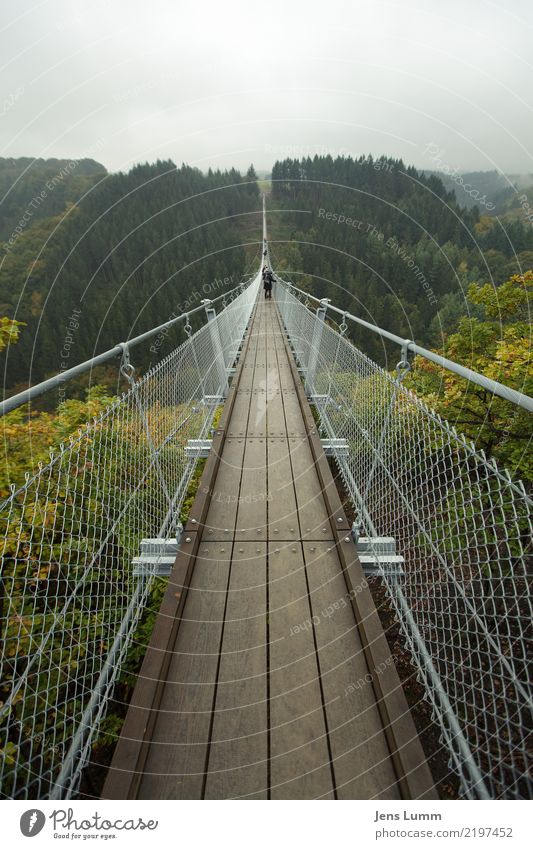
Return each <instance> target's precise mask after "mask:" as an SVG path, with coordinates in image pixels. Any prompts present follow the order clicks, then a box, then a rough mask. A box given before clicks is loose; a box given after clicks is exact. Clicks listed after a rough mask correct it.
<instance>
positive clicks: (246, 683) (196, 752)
mask: <svg viewBox="0 0 533 849" xmlns="http://www.w3.org/2000/svg"><path fill="white" fill-rule="evenodd" d="M211 454H212V455H213V456H211V457H210V458H209V460H208V463H207V464H206V469H205V472H204V476H203V478H202V481H201V484H200V492H199V495H198V498H197V500H196V502H195V505H194V506H193V509H192V512H191V516H190V518H189V522H188V525H187V527H186V529H185V533H184V537H183V541H182V545H181V550H180V553H179V555H178V557H177V560H176V565H175V567H174V571H173V573H172V576H171V578H170V582H169V587H168V590H167V594H166V596H165V600H164V602H163V606H162V609H161V613H160V616H159V619H158V622H157V625H156V628H155V630H154V634H153V637H152V641H151V645H150V647H149V649H148V652H147V655H146V658H145V661H144V664H143V667H142V670H141V673H140V676H139V683H138V685H137V687H136V690H135V693H134V696H133V699H132V704H131V707H130V709H129V712H128V716H127V718H126V722H125V725H124V729H123V732H122V736H121V738H120V740H119V742H118V745H117V749H116V753H115V757H114V760H113V763H112V766H111V769H110V770H109V775H108V779H107V783H106V786H105V788H104V793H103V796H104V798H141V799H226V798H232V799H235V798H247V799H334V798H337V799H358V798H361V799H374V798H375V799H396V798H401V797H404V798H427V799H429V798H436V792H435V790H434V788H433V785H432V781H431V776H430V773H429V770H428V767H427V765H426V762H425V759H424V755H423V752H422V749H421V746H420V743H419V740H418V737H417V735H416V731H415V728H414V725H413V722H412V719H411V716H410V714H409V711H408V708H407V704H406V702H405V698H404V695H403V692H402V689H401V686H400V683H399V680H398V677H397V675H396V671H395V669H394V665H393V664H392V663H391V659H390V654H389V651H388V647H387V644H386V640H385V637H384V634H383V632H382V630H381V626H380V624H379V619H378V617H377V614H376V611H375V608H374V605H373V603H372V599H371V596H370V593H369V590H368V588H367V586H366V582H365V581H364V576H363V573H362V571H361V567H360V564H359V562H358V560H357V555H356V552H355V547H354V545H353V543H352V541H351V538H350V536H349V525H348V522H347V520H346V517H345V515H344V513H343V511H342V506H341V504H340V501H339V499H338V495H337V493H336V490H335V486H334V484H333V481H332V479H331V474H330V471H329V467H328V463H327V461H326V459H325V457H324V455H323V453H322V449H321V446H320V440H319V439H318V435H317V433H316V430H315V428H314V422H313V418H312V414H311V411H310V409H309V407H308V405H307V401H306V399H305V396H304V394H303V391H302V387H301V381H300V380H299V378H298V374H297V372H296V370H295V366H294V362H293V360H292V356H291V354H290V351H289V349H288V346H287V342H286V339H285V337H284V334H283V332H282V328H281V324H280V318H279V314H278V311H277V308H276V304H275V301H267V302H263V301H261V300H260V301H259V302H258V304H257V306H256V309H255V313H254V317H253V320H252V322H251V326H250V329H249V332H248V336H247V338H246V342H245V346H244V351H243V355H242V356H241V360H240V362H239V366H238V370H237V374H236V376H235V379H234V382H233V385H232V388H231V390H230V397H229V398H228V402H227V404H226V410H225V413H224V416H223V420H222V422H221V426H220V429H219V430H218V431H217V434H216V435H215V439H214V445H213V451H212V452H211Z"/></svg>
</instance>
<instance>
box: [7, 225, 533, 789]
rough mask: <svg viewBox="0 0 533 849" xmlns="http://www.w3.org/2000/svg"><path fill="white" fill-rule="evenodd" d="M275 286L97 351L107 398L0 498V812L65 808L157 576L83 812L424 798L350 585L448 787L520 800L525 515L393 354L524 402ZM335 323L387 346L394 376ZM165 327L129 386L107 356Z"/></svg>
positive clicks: (399, 713) (416, 758)
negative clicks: (435, 736)
mask: <svg viewBox="0 0 533 849" xmlns="http://www.w3.org/2000/svg"><path fill="white" fill-rule="evenodd" d="M263 253H264V256H265V257H266V262H267V263H268V264H270V258H269V253H268V240H267V231H266V216H265V212H264V209H263V242H262V254H263ZM276 278H277V279H276V283H275V285H274V298H273V299H272V300H271V301H270V300H265V299H264V298H263V296H262V292H261V271H260V270H259V271H258V273H257V274H256V275H254V276H253V278H252V279H251V280H250V281H248V282H247V283H246V284H245V285H243V286H240V287H238V288H237V289H236V290H235V291H233V292H232V293H229V294H226V295H224V296H221V300H222V301H223V309H222V310H221V311H219V312H218V313H217V312H216V310H215V305H214V302H209V303H206V304H205V305H204V306H203V307H199V308H198V311H201V310H204V309H205V312H206V322H205V324H204V325H203V326H202V327H201V328H200V329H199V330H198V331H197V332H196V333H192V328H191V326H190V316H191V314H192V313H189V314H188V315H186V316H180V317H178V318H177V319H173V320H172V321H171V322H167V323H166V324H165V325H162V326H161V327H159V328H154V330H153V331H150V332H149V333H148V334H143V335H142V336H141V337H137V338H136V339H133V340H130V341H129V342H128V343H124V344H121V345H117V346H116V347H115V348H114V349H112V350H111V351H109V352H105V353H104V354H102V355H99V358H98V362H103V361H105V360H106V359H111V358H112V357H116V356H117V355H120V357H121V362H122V366H121V368H122V371H123V374H124V375H125V376H126V377H128V378H129V381H130V389H129V391H128V392H126V393H124V394H123V395H122V396H121V397H119V398H118V399H117V400H116V401H115V402H113V403H112V404H111V405H110V406H109V407H108V408H106V410H105V411H104V412H102V413H101V414H100V415H99V416H98V417H97V418H96V419H95V420H94V421H93V422H90V423H88V424H87V426H86V427H84V428H82V429H80V431H79V433H78V434H76V435H73V436H72V437H71V438H70V440H69V443H68V444H65V445H63V446H61V448H60V450H59V452H58V453H57V454H55V455H53V456H51V458H50V463H49V464H47V465H42V466H41V467H40V468H39V470H38V472H37V473H36V474H35V475H33V476H32V475H28V476H27V479H26V482H25V484H24V486H22V487H20V488H19V489H16V488H13V491H12V493H11V495H10V497H9V499H8V500H7V502H6V504H4V517H5V518H4V523H5V543H4V550H3V565H2V578H3V608H2V638H3V642H4V654H3V659H2V664H3V669H2V682H3V684H2V687H3V697H2V702H3V704H2V706H1V707H0V722H1V726H0V728H1V734H2V743H1V746H2V749H3V753H4V758H3V763H2V767H1V769H2V773H1V777H2V794H3V795H4V796H5V797H8V798H56V799H62V798H72V797H75V796H76V794H77V793H78V792H79V787H80V781H81V779H82V776H83V773H84V770H86V769H87V765H88V764H90V761H91V757H92V752H93V751H94V749H93V747H94V744H95V742H96V741H97V740H98V737H99V734H101V733H102V731H103V730H105V727H106V725H105V724H106V713H107V711H108V708H109V705H110V703H111V702H112V699H113V697H115V698H116V693H117V687H118V686H119V684H120V682H121V680H122V679H123V678H124V676H127V672H128V664H129V662H130V658H131V653H132V651H134V650H136V649H137V650H138V649H139V641H140V640H141V639H142V636H141V635H142V634H143V633H144V631H143V630H142V624H143V622H144V617H145V616H146V614H147V612H150V610H151V607H152V606H153V605H155V604H156V601H155V600H156V599H157V604H158V605H159V596H157V590H158V588H160V587H161V584H162V583H164V585H165V590H164V594H163V598H162V602H161V604H160V607H159V612H158V615H157V618H156V621H155V624H154V626H153V630H152V631H151V637H150V640H149V644H148V647H147V648H146V651H145V654H144V660H143V663H142V667H141V669H140V672H139V674H138V676H137V679H136V685H135V688H134V691H133V695H132V697H131V702H130V705H129V708H128V711H127V715H126V718H125V721H124V724H123V726H122V729H121V731H120V735H119V737H118V741H117V745H116V748H115V751H114V756H113V759H112V762H111V765H110V767H109V769H108V772H107V778H106V781H105V784H104V787H103V790H102V794H101V795H102V797H103V798H114V799H121V798H124V799H126V798H139V799H226V798H228V799H229V798H232V799H235V798H254V799H295V798H300V799H316V798H324V799H334V798H336V799H357V798H363V799H374V798H375V799H399V798H404V799H434V798H437V791H436V789H435V787H434V783H433V780H432V776H431V773H430V770H429V768H428V765H427V762H426V758H425V755H424V752H423V749H422V746H421V743H420V740H419V738H418V735H417V732H416V728H415V725H414V722H413V719H412V717H411V714H410V711H409V708H408V705H407V701H406V699H405V696H404V693H403V690H402V686H401V684H400V680H399V678H398V674H397V672H396V669H395V666H394V663H393V661H392V658H391V653H390V649H389V647H388V644H387V640H386V636H385V634H384V632H383V629H382V626H381V624H380V620H379V617H378V614H377V612H376V608H375V605H374V602H373V599H372V595H371V593H370V589H369V584H368V578H369V576H377V577H379V578H380V579H381V581H382V582H383V583H384V585H385V586H386V589H387V592H388V596H389V599H390V602H391V604H392V606H393V608H394V610H395V612H396V615H397V617H398V620H399V622H400V624H401V627H402V630H403V634H404V636H405V638H406V641H407V645H408V647H409V649H410V651H411V654H412V658H413V663H414V664H415V666H416V669H417V673H418V676H419V680H420V681H421V682H422V684H423V686H424V690H425V697H426V698H427V699H428V701H429V702H430V704H431V706H432V709H433V717H434V721H435V723H436V724H437V725H438V727H439V731H440V735H441V743H442V746H443V747H444V749H445V750H446V752H447V756H448V761H449V768H450V771H451V772H453V773H455V774H456V775H457V777H458V780H459V785H460V791H461V794H462V795H463V796H464V797H466V798H481V799H489V798H529V797H530V796H531V785H530V783H529V780H528V771H527V756H528V755H527V729H528V727H529V725H528V723H529V714H528V711H529V709H530V706H531V690H530V685H529V680H528V666H527V661H528V633H527V629H528V628H529V627H530V615H531V608H530V595H529V585H528V575H527V571H526V567H527V560H526V555H527V546H528V544H529V540H530V532H531V524H530V518H531V509H530V508H531V500H530V498H529V496H528V494H527V493H526V490H525V488H524V487H523V485H522V484H521V483H520V482H519V481H514V480H513V479H512V478H511V477H510V476H509V475H508V474H507V472H505V471H504V470H500V469H499V468H498V467H497V465H496V464H495V463H494V462H492V461H489V460H487V458H486V457H485V456H484V455H483V453H482V452H479V451H477V450H476V448H475V446H474V445H472V444H470V443H468V442H467V441H466V440H465V439H464V438H463V437H462V436H460V435H459V434H458V433H457V432H456V431H455V430H454V429H453V427H451V426H450V425H449V424H448V423H446V422H445V421H443V420H442V419H440V418H439V417H438V416H437V415H436V414H435V413H434V412H433V411H431V410H430V409H428V408H427V407H426V406H425V405H424V404H423V403H422V402H421V401H420V400H419V399H418V398H417V397H416V396H415V395H413V393H411V392H409V391H408V390H407V389H406V388H405V387H404V386H403V383H402V378H403V375H404V373H405V371H406V370H407V369H408V356H409V353H410V352H414V353H416V354H418V355H420V356H427V357H428V358H431V359H434V360H436V361H438V362H439V364H440V365H442V367H443V368H449V369H450V370H453V371H456V372H457V373H459V374H461V376H463V377H465V378H466V379H468V380H470V381H472V382H473V383H477V384H478V385H481V386H483V387H484V389H486V390H488V391H489V392H492V393H493V394H497V395H500V396H502V397H504V398H506V399H507V400H509V401H510V402H511V403H513V404H516V405H519V406H521V407H526V408H528V409H532V408H533V406H532V405H533V402H532V399H530V398H527V396H524V395H521V394H520V393H518V392H515V391H514V390H511V389H509V388H508V387H505V386H502V385H501V384H497V383H495V382H494V381H489V380H488V379H487V378H485V377H483V376H481V375H477V374H475V372H472V371H471V370H469V369H466V368H464V367H463V366H461V365H460V364H456V363H452V362H450V361H448V360H443V359H442V358H438V355H436V354H434V353H433V352H429V351H425V349H422V348H419V346H417V345H416V344H415V343H414V342H411V341H409V340H403V339H400V338H399V337H396V336H394V335H393V334H391V333H388V332H386V331H383V330H380V329H379V328H375V327H373V326H372V325H369V324H368V323H366V322H363V321H362V320H360V319H358V318H357V317H356V316H351V315H349V314H348V313H346V312H343V311H341V310H338V309H337V308H336V307H335V306H333V305H331V304H329V303H328V302H325V301H322V302H320V301H319V302H317V307H316V309H312V308H311V301H312V299H311V298H310V296H308V295H307V294H306V293H305V292H302V291H300V290H298V289H297V288H296V287H294V286H293V285H292V284H291V283H290V282H287V281H284V280H282V279H281V278H280V277H279V275H276ZM336 317H339V318H341V321H340V324H339V325H338V327H335V321H334V319H335V318H336ZM349 321H354V322H359V323H362V324H365V325H366V326H367V327H368V328H369V329H370V330H372V331H373V332H378V333H380V334H381V335H383V336H384V338H388V339H389V340H390V341H392V342H396V343H397V344H398V345H399V346H400V349H401V351H400V363H399V368H398V372H397V374H395V375H391V374H389V373H387V372H385V371H384V370H383V369H381V368H380V367H379V366H377V365H376V364H375V363H373V362H372V361H371V360H369V359H368V358H367V357H366V356H365V355H364V354H362V353H361V352H360V351H359V350H358V349H356V348H355V347H354V346H353V345H352V343H351V342H350V341H349V338H348V335H347V332H346V331H347V327H348V322H349ZM179 322H181V323H182V325H184V326H185V327H186V328H187V332H188V333H189V336H188V338H187V340H186V341H185V342H184V343H182V344H181V345H180V346H178V347H177V348H176V350H174V351H173V352H172V353H171V354H170V355H169V356H168V357H167V358H166V359H164V360H163V361H162V362H161V363H159V364H158V365H157V366H156V367H155V368H154V369H153V370H151V371H150V372H148V373H147V374H146V375H145V376H144V377H142V378H141V379H140V380H136V379H135V378H134V376H133V373H132V367H131V365H130V356H131V351H132V349H133V348H134V347H135V345H137V344H140V343H141V342H144V341H145V340H146V339H147V338H150V337H151V336H153V335H155V334H157V333H160V332H162V330H165V331H166V330H167V329H168V328H169V327H170V326H171V325H174V324H176V323H179ZM93 365H94V361H91V362H89V363H85V364H81V365H80V366H78V367H76V369H73V370H72V372H73V375H72V376H74V374H79V373H81V372H82V371H83V370H88V369H89V368H91V367H93ZM70 376H71V375H69V374H68V373H67V374H63V375H61V376H60V377H59V378H57V379H56V381H54V379H52V381H47V382H46V383H45V384H41V385H40V386H39V387H34V388H32V389H30V390H28V391H27V392H25V393H21V394H20V396H16V397H15V398H14V399H7V400H6V402H4V409H3V412H6V411H8V410H9V409H11V408H14V407H16V406H19V405H20V404H22V403H25V402H27V401H31V399H32V397H34V396H35V395H37V394H39V393H41V392H45V391H47V390H49V389H50V388H51V387H52V386H54V385H57V382H58V381H59V380H61V381H64V380H68V379H69V377H70ZM221 408H222V412H221V415H220V418H219V414H220V411H221ZM200 458H205V467H204V469H203V472H202V476H201V479H200V482H199V486H198V491H197V494H196V497H195V500H194V503H193V504H192V507H191V508H190V510H189V511H188V514H187V515H186V516H181V513H182V508H183V503H184V499H185V496H186V494H187V491H188V487H189V484H190V481H191V479H192V476H193V473H194V470H195V467H196V464H197V462H198V460H199V459H200ZM330 460H331V461H332V462H333V464H334V467H335V468H336V470H337V474H338V476H339V477H340V479H341V480H342V484H343V488H344V490H345V492H346V493H347V494H348V502H347V503H345V504H343V503H342V501H341V498H340V496H339V492H338V489H337V486H336V483H335V480H334V478H333V475H332V471H331V469H332V465H331V463H330ZM345 508H346V512H345ZM347 513H349V514H350V517H351V518H350V519H349V518H348V515H347ZM352 514H353V515H352ZM353 516H355V521H354V520H353ZM180 518H183V523H182V522H181V521H180ZM140 648H141V649H142V648H143V647H142V646H141V647H140ZM65 658H66V662H65Z"/></svg>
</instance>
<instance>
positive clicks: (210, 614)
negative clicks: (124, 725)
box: [138, 543, 231, 799]
mask: <svg viewBox="0 0 533 849" xmlns="http://www.w3.org/2000/svg"><path fill="white" fill-rule="evenodd" d="M203 547H204V548H208V552H207V553H206V554H205V555H204V554H202V553H201V550H200V553H199V555H198V557H197V559H196V565H195V569H194V572H193V576H192V580H191V585H190V588H189V591H188V594H187V600H186V603H185V607H184V611H183V616H182V620H181V623H180V628H179V630H178V635H177V639H176V643H175V647H174V652H173V657H172V660H171V663H170V667H169V670H168V676H167V681H166V683H165V688H164V692H163V696H162V699H161V703H160V706H159V710H158V716H157V720H156V724H155V728H154V732H153V735H152V743H151V746H150V750H149V753H148V757H147V759H146V764H145V769H144V776H143V780H142V782H141V785H140V788H139V793H138V798H140V799H200V798H201V797H202V787H203V783H204V774H205V767H206V760H207V753H208V743H209V728H210V724H211V713H212V708H213V700H214V694H215V685H216V679H217V668H218V657H219V650H220V640H221V633H222V623H223V620H224V607H225V603H226V590H227V585H228V576H229V568H230V557H231V546H227V547H226V546H224V544H223V543H219V544H218V545H217V546H209V547H207V546H203ZM224 547H226V551H222V549H223V548H224ZM213 549H215V551H213Z"/></svg>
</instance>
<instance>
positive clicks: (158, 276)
mask: <svg viewBox="0 0 533 849" xmlns="http://www.w3.org/2000/svg"><path fill="white" fill-rule="evenodd" d="M30 163H33V164H31V167H28V168H27V166H28V165H30ZM26 168H27V170H25V169H26ZM54 181H55V182H54ZM0 186H2V187H3V190H4V191H3V193H6V192H8V196H7V199H6V201H5V202H4V203H3V204H2V205H1V206H0V233H1V234H2V236H1V238H2V239H3V245H2V246H1V248H0V263H1V265H0V315H5V316H8V317H10V318H17V319H18V320H20V321H24V322H26V324H27V326H26V327H24V328H23V329H22V332H21V335H20V339H19V341H18V343H17V345H16V348H12V349H11V351H10V352H9V353H8V354H6V352H4V355H3V357H4V362H3V363H2V366H4V365H5V357H6V356H7V357H8V360H7V379H6V384H7V386H9V387H14V386H16V387H18V386H19V385H21V384H24V383H26V382H27V380H28V377H29V375H30V374H31V381H32V382H33V383H35V382H36V381H38V380H41V379H43V378H44V377H45V376H47V375H49V374H52V373H56V372H58V371H60V370H64V369H65V368H67V367H70V366H72V365H75V364H76V363H77V362H80V361H82V360H84V359H87V358H89V357H91V356H93V355H94V354H95V353H97V352H99V351H102V350H106V349H107V348H110V347H112V346H113V345H115V344H116V343H117V342H119V341H124V340H126V339H127V338H128V337H131V336H133V335H137V334H139V333H141V332H143V331H145V330H147V329H149V328H151V327H154V326H156V325H157V324H160V323H162V322H164V321H166V320H167V319H168V318H169V317H170V316H171V315H173V314H175V313H176V311H177V310H179V308H180V306H182V305H184V304H186V302H187V301H188V300H189V301H190V294H191V293H192V292H196V293H200V294H201V295H202V297H209V296H211V297H215V296H216V295H218V294H221V293H222V292H223V291H224V288H231V287H232V285H233V286H234V285H237V284H238V283H239V282H240V280H241V277H242V275H243V274H244V273H245V271H246V268H247V266H246V254H245V250H244V249H243V248H242V247H241V246H240V245H241V243H242V242H243V235H242V232H243V231H242V228H243V221H245V220H248V226H249V218H250V216H247V215H246V213H252V212H253V213H254V215H252V216H251V217H252V218H253V227H254V231H255V232H256V236H257V243H258V244H257V255H258V257H259V243H260V238H261V221H260V216H259V214H258V210H259V207H260V204H259V190H258V187H257V183H256V182H255V172H254V171H253V169H251V170H250V171H249V173H248V175H247V176H242V175H241V174H240V173H239V172H238V171H235V170H233V169H232V170H229V171H223V172H222V171H211V170H210V171H209V172H208V173H207V174H204V173H202V172H201V171H199V170H198V169H196V168H191V167H189V166H186V165H184V166H182V167H180V168H177V167H176V165H175V164H174V163H173V162H171V161H165V162H163V161H158V162H156V163H155V164H150V165H149V164H146V165H138V166H135V167H134V168H132V169H131V170H130V171H129V172H128V173H117V174H106V172H105V169H104V168H103V166H101V165H99V164H98V163H96V162H92V161H91V160H82V161H79V162H77V163H76V161H75V160H74V161H73V162H72V163H70V162H69V161H68V160H47V161H42V160H37V161H36V162H33V160H0ZM42 193H44V195H43V197H42V202H41V203H39V202H36V201H34V199H35V198H37V197H40V196H41V194H42ZM80 198H81V200H80ZM32 201H34V203H33V204H32ZM25 211H28V214H27V215H26V218H25V217H24V213H25ZM30 213H31V214H30ZM17 227H18V230H17ZM198 300H199V299H198V298H196V301H198ZM190 306H191V308H192V306H198V303H197V302H195V303H194V304H192V305H190ZM185 308H187V307H185ZM159 353H160V355H165V354H167V353H168V350H164V348H162V349H161V351H160V352H159ZM138 356H139V357H143V360H142V363H138V364H142V365H144V366H146V365H148V364H149V362H152V360H153V356H151V358H150V360H149V361H148V360H147V355H146V353H143V354H141V353H139V355H138Z"/></svg>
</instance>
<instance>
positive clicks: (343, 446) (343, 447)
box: [320, 437, 349, 457]
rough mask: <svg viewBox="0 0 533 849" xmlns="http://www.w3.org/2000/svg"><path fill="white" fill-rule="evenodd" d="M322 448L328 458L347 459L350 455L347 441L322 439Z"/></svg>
mask: <svg viewBox="0 0 533 849" xmlns="http://www.w3.org/2000/svg"><path fill="white" fill-rule="evenodd" d="M320 442H321V443H322V448H323V449H324V454H325V455H326V457H339V456H343V457H347V456H348V454H349V447H348V441H347V440H346V439H328V438H327V437H326V438H325V439H321V440H320Z"/></svg>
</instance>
